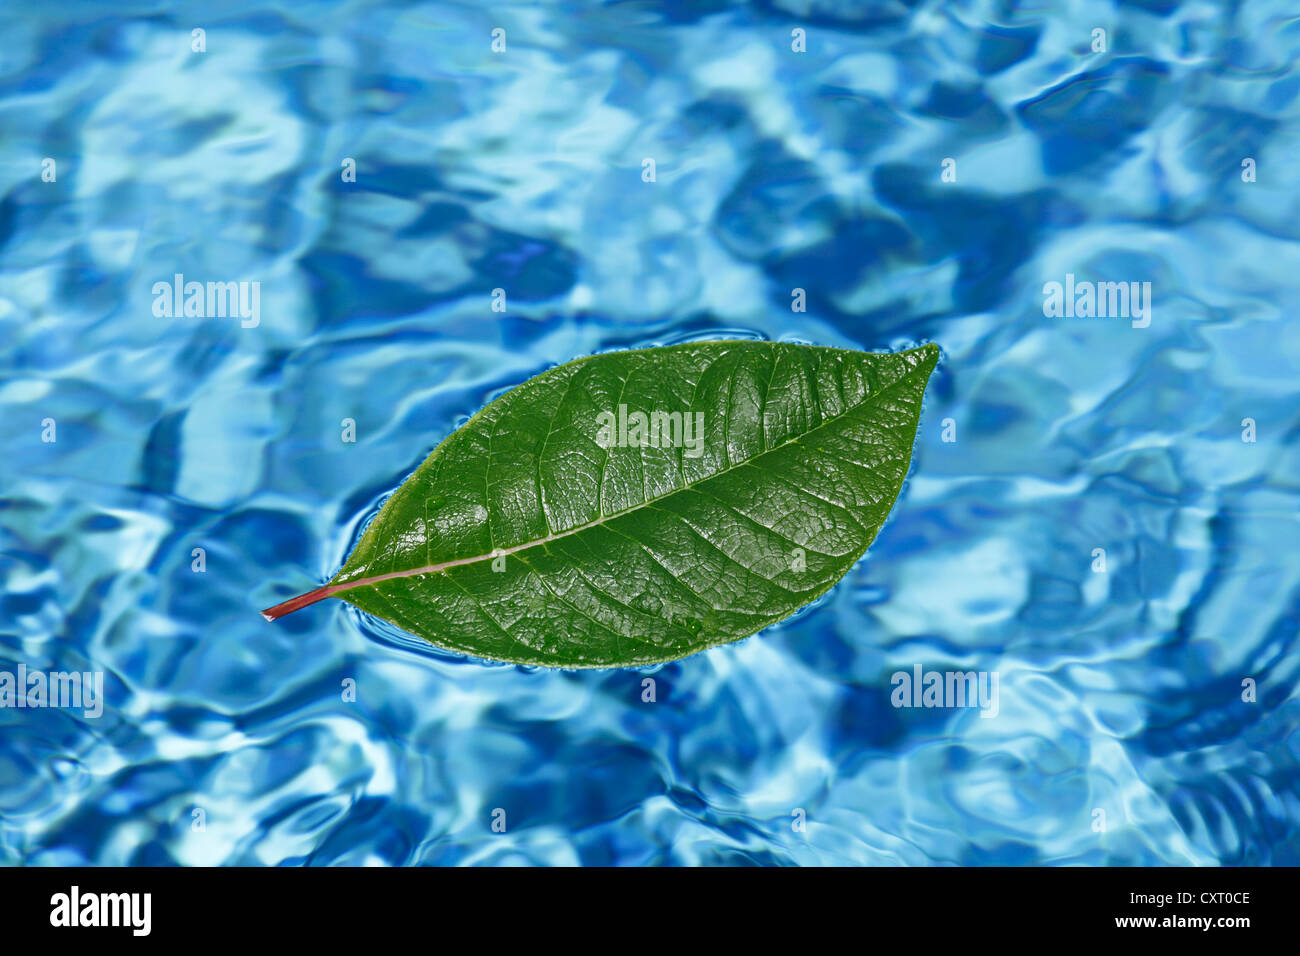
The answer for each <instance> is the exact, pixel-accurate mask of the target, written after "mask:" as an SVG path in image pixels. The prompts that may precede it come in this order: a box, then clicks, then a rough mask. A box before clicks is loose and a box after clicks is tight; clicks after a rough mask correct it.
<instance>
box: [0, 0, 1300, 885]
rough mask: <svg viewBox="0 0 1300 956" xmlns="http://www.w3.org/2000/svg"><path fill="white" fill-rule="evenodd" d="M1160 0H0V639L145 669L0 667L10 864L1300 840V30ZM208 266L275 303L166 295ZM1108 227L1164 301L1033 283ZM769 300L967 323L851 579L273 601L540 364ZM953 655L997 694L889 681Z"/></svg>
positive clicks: (1107, 255) (1112, 860)
mask: <svg viewBox="0 0 1300 956" xmlns="http://www.w3.org/2000/svg"><path fill="white" fill-rule="evenodd" d="M1146 7H1147V9H1142V8H1139V7H1138V6H1134V5H1128V6H1123V7H1120V8H1114V7H1112V6H1111V5H1110V4H1099V3H1095V2H1084V3H1078V4H1074V5H1073V6H1071V8H1070V13H1069V15H1068V16H1067V15H1065V14H1053V15H1051V16H1046V15H1043V14H1039V13H1037V12H1032V11H1031V12H1025V13H1018V12H1008V11H1006V10H1005V9H1004V8H1003V7H1002V6H1000V5H995V4H988V3H976V4H973V5H968V6H966V7H963V8H962V9H961V12H960V14H958V13H957V12H954V11H953V10H947V9H939V8H934V9H931V8H925V9H921V10H917V11H915V12H912V11H908V10H906V9H904V8H902V7H899V8H898V9H897V10H896V11H894V10H892V8H891V11H890V12H885V13H874V14H872V15H870V16H860V15H859V14H857V13H855V12H854V11H855V10H858V9H862V8H861V7H860V6H858V5H852V4H836V3H827V4H822V5H820V6H819V8H818V10H819V12H818V15H817V16H816V17H810V18H809V19H808V21H807V22H805V21H804V20H803V19H801V18H800V15H799V13H798V11H797V10H795V9H794V8H793V6H792V5H789V4H786V3H783V2H779V0H778V2H775V3H772V4H765V5H760V7H758V8H756V9H744V8H735V9H732V8H724V7H722V6H721V5H708V8H707V10H698V9H694V8H692V7H690V6H688V5H674V4H669V5H665V6H664V7H663V8H662V9H661V12H659V13H655V12H654V11H653V8H651V7H644V6H637V7H632V6H628V5H623V4H613V5H607V6H593V7H584V9H583V12H582V14H581V16H578V15H575V11H574V9H573V8H571V7H569V6H566V5H549V6H545V7H542V8H536V9H534V8H530V10H529V11H528V12H525V11H523V10H522V8H520V9H512V8H505V9H501V10H492V11H488V10H486V9H480V8H476V7H473V6H457V5H452V4H417V5H400V6H399V5H385V4H365V3H358V4H343V5H337V6H335V5H323V4H307V5H303V4H283V5H272V4H266V5H263V6H261V7H257V6H256V5H245V6H243V7H241V8H238V9H235V8H232V9H231V11H229V12H220V13H214V12H213V10H212V9H211V7H210V6H209V5H205V6H203V7H198V6H193V7H187V6H185V5H177V6H174V7H172V8H169V11H168V13H166V14H165V15H154V12H155V8H154V6H153V5H143V4H135V3H130V2H128V3H123V4H118V5H115V7H114V14H113V16H112V17H105V16H104V15H103V14H102V12H100V11H98V10H95V9H94V8H92V7H90V6H87V5H79V4H70V5H64V4H61V5H57V6H51V5H46V6H43V7H39V8H28V9H15V10H11V11H8V12H6V13H4V14H2V15H0V16H3V18H4V19H5V24H4V27H3V35H4V37H5V42H4V43H3V44H0V98H2V99H3V104H4V106H5V112H4V115H5V121H4V125H5V136H4V147H3V163H0V177H2V179H0V182H3V186H4V191H3V198H2V199H0V238H2V239H3V242H4V257H3V260H0V430H3V435H4V448H5V450H6V459H5V463H4V465H3V468H4V482H3V487H4V496H3V507H2V509H0V551H2V555H0V581H2V583H3V597H2V598H0V669H4V670H9V671H13V670H15V669H16V668H17V666H18V665H19V663H24V664H25V665H26V666H27V667H28V668H33V669H35V668H40V669H45V670H49V671H53V670H71V669H100V670H103V671H104V673H105V686H106V693H107V697H108V700H107V706H106V709H105V713H104V715H103V716H102V717H101V718H99V719H98V720H87V719H84V718H82V717H81V716H80V715H79V714H77V713H72V712H67V711H60V710H31V709H24V710H16V709H6V710H0V725H2V726H3V733H2V734H0V862H4V863H20V862H25V863H31V864H60V863H79V862H88V863H95V864H142V863H143V864H168V863H181V864H218V863H240V864H261V863H264V864H282V863H310V864H330V863H333V864H362V863H387V864H410V863H438V864H446V863H469V864H492V863H518V862H530V863H549V864H572V863H596V864H601V863H673V864H691V863H715V864H716V863H737V862H747V863H809V864H816V863H873V864H892V863H907V864H951V863H966V864H969V863H1012V864H1014V863H1037V862H1049V863H1108V864H1117V865H1123V864H1159V863H1197V864H1213V863H1226V864H1239V863H1289V864H1293V865H1294V864H1296V863H1300V855H1298V853H1300V841H1298V840H1297V826H1298V821H1300V806H1298V795H1297V784H1296V781H1297V780H1298V779H1300V774H1298V773H1297V762H1298V759H1300V735H1298V734H1297V721H1298V719H1300V705H1298V704H1297V701H1296V690H1295V688H1296V686H1297V680H1296V678H1297V671H1298V669H1300V658H1297V654H1296V634H1297V629H1298V627H1300V610H1298V608H1300V555H1298V554H1297V550H1296V548H1295V546H1294V542H1295V541H1296V540H1297V514H1298V511H1300V509H1298V508H1297V503H1298V502H1297V494H1298V488H1297V484H1296V481H1295V477H1294V476H1295V475H1296V474H1298V473H1300V467H1297V466H1300V453H1298V452H1297V447H1298V443H1297V441H1296V435H1297V429H1298V427H1300V421H1297V417H1296V416H1297V403H1296V400H1295V399H1296V372H1295V370H1296V367H1297V360H1300V332H1298V331H1297V325H1296V323H1295V321H1294V319H1293V318H1292V316H1293V315H1294V314H1295V312H1296V309H1297V306H1298V305H1300V302H1297V294H1296V291H1295V282H1294V276H1296V275H1297V274H1300V268H1298V267H1300V252H1298V251H1297V250H1300V246H1297V244H1296V241H1295V240H1296V239H1297V238H1298V236H1297V225H1296V224H1297V223H1300V208H1297V204H1298V203H1300V198H1298V195H1297V193H1296V191H1295V190H1294V188H1292V186H1291V185H1290V184H1291V183H1293V182H1294V181H1295V177H1296V174H1297V172H1298V170H1297V165H1296V160H1295V159H1294V156H1295V155H1296V154H1297V142H1296V133H1295V129H1296V128H1297V127H1296V124H1295V120H1296V119H1297V115H1296V114H1297V105H1296V97H1297V95H1298V94H1300V80H1297V78H1296V77H1295V76H1294V70H1293V67H1292V66H1291V63H1293V62H1294V61H1295V57H1296V52H1297V51H1296V45H1297V43H1298V42H1300V38H1298V35H1297V34H1296V31H1295V30H1294V29H1293V28H1287V26H1286V24H1287V23H1289V21H1290V19H1291V12H1289V11H1288V8H1287V7H1286V6H1285V5H1284V4H1281V3H1254V2H1252V3H1247V4H1244V5H1239V6H1238V7H1236V8H1233V9H1232V10H1228V9H1223V10H1218V9H1215V10H1207V9H1206V8H1203V7H1196V6H1194V5H1189V4H1184V5H1176V4H1172V3H1170V4H1164V5H1154V4H1152V5H1146ZM873 9H874V8H873ZM984 21H992V22H994V23H995V24H996V25H995V26H990V25H989V24H988V23H987V22H984ZM197 24H203V25H204V26H205V28H206V30H207V37H208V41H207V42H208V48H207V51H206V52H205V53H202V54H194V53H191V52H190V46H189V43H190V41H189V37H190V30H191V29H192V28H193V26H194V25H197ZM1101 24H1104V25H1108V27H1109V30H1110V34H1109V36H1110V40H1111V44H1112V47H1111V50H1112V52H1110V53H1105V54H1092V53H1090V52H1089V42H1090V34H1091V29H1092V27H1093V26H1094V25H1101ZM495 26H503V27H505V29H506V30H507V35H508V37H509V44H508V48H507V52H506V53H505V54H502V55H493V54H492V53H491V52H490V50H489V42H490V33H491V30H492V28H493V27H495ZM796 26H803V27H805V28H806V29H807V31H808V41H809V47H808V52H807V53H804V54H794V53H792V52H789V37H790V31H791V29H793V28H794V27H796ZM47 156H48V157H54V158H56V159H57V163H58V166H57V169H58V175H57V179H56V181H55V182H51V183H44V182H42V181H41V179H40V175H39V171H40V168H41V160H42V158H44V157H47ZM346 157H350V158H353V159H355V160H356V166H357V171H358V175H357V181H356V182H355V183H344V182H342V181H341V180H340V177H339V170H340V168H341V164H342V161H343V159H344V158H346ZM646 157H653V158H655V159H656V168H657V178H656V182H654V183H644V182H642V180H641V171H642V160H643V159H644V158H646ZM947 157H953V158H956V160H957V167H956V168H957V181H956V182H955V183H944V182H942V181H941V180H940V175H939V174H940V168H941V162H942V160H943V159H944V158H947ZM1243 157H1252V158H1254V159H1255V160H1256V161H1257V163H1258V170H1259V176H1258V179H1257V181H1256V182H1253V183H1244V182H1242V179H1241V160H1242V158H1243ZM175 273H183V274H185V275H186V276H189V277H193V278H195V279H198V280H200V281H241V280H255V281H259V282H260V283H261V287H260V288H261V322H260V324H259V325H258V327H257V328H255V329H241V328H240V327H239V322H238V321H237V320H231V319H158V318H155V316H154V315H153V312H152V307H151V306H152V295H151V292H150V290H151V288H152V286H153V283H154V282H156V281H159V280H164V281H166V280H170V278H171V277H172V276H173V275H174V274H175ZM1066 273H1074V274H1076V275H1078V276H1079V277H1081V278H1083V277H1087V278H1090V279H1093V280H1106V279H1112V280H1122V281H1150V282H1152V284H1153V289H1154V294H1155V311H1154V319H1153V322H1152V324H1151V326H1150V328H1147V329H1133V328H1131V327H1130V325H1129V323H1128V322H1127V321H1124V320H1116V319H1068V320H1067V319H1046V318H1044V316H1043V313H1042V308H1041V305H1042V295H1041V289H1042V286H1043V283H1045V282H1048V281H1060V280H1062V278H1063V277H1064V275H1065V274H1066ZM496 288H504V289H506V290H507V291H508V296H509V308H508V310H507V312H506V313H505V314H504V315H502V314H496V313H493V312H492V311H491V309H490V303H491V297H492V290H494V289H496ZM796 288H801V289H804V290H805V293H806V301H807V311H806V312H802V313H796V312H792V311H791V308H790V306H791V301H792V290H794V289H796ZM738 336H745V337H761V338H770V339H784V340H787V341H807V342H813V343H817V344H823V345H834V346H840V347H852V348H862V349H869V350H871V349H883V348H890V349H896V348H900V347H906V346H908V345H912V344H915V343H917V342H921V341H934V342H938V343H939V344H940V345H941V346H942V347H943V349H944V352H945V357H944V362H943V364H942V366H941V367H940V370H939V372H938V373H937V375H936V377H935V379H934V380H933V381H932V383H931V387H930V392H929V394H928V400H927V405H926V410H925V414H924V418H923V421H922V427H921V433H920V437H919V439H918V444H917V449H916V458H915V470H914V472H913V474H912V476H911V478H910V479H909V482H908V485H907V487H906V489H905V491H904V494H903V496H902V498H901V499H900V502H899V505H898V506H897V508H896V510H895V512H894V514H893V515H892V516H891V519H890V521H889V523H888V524H887V526H886V527H885V529H884V530H883V531H882V533H881V535H880V537H879V539H878V541H877V543H876V544H875V546H874V547H873V548H872V551H871V553H870V554H869V556H868V557H867V558H866V559H865V560H864V561H863V562H862V563H860V564H859V565H858V566H857V567H856V568H855V569H854V570H853V571H852V572H851V573H850V574H849V575H848V577H847V578H846V579H845V580H844V581H843V582H842V583H841V584H840V585H839V586H838V587H836V588H835V589H834V590H833V591H832V592H830V594H828V595H827V596H826V597H825V598H824V599H823V600H822V601H821V602H819V604H818V606H816V607H813V608H811V609H808V610H806V611H804V612H802V613H801V614H799V615H798V616H796V617H795V618H793V619H791V620H789V621H786V622H783V623H782V624H781V625H779V626H777V627H773V628H771V629H769V630H768V631H767V632H765V633H763V634H762V635H760V636H758V637H755V638H751V639H749V640H746V641H743V642H741V643H739V644H736V645H733V646H729V647H726V648H720V649H716V650H713V651H710V652H708V653H706V654H703V655H697V656H696V657H693V658H689V659H687V660H685V661H680V662H675V663H672V664H669V665H666V666H663V667H660V668H654V669H649V670H646V671H628V672H622V671H601V672H587V671H583V672H551V671H545V670H539V669H531V668H521V667H512V666H498V665H489V664H484V663H480V662H473V661H467V660H464V659H462V658H457V657H455V656H453V655H449V654H446V653H443V652H441V651H438V650H436V649H433V648H429V647H428V646H427V645H425V644H423V642H420V641H417V640H415V639H413V638H410V637H409V636H406V635H403V634H402V633H401V632H399V631H397V630H396V629H395V628H392V627H391V626H389V625H386V624H384V623H383V622H379V621H376V620H374V619H371V618H368V617H365V616H363V615H361V614H360V613H359V612H357V611H355V610H354V609H351V608H348V607H345V606H344V605H343V604H342V603H340V602H327V603H326V604H323V605H321V606H318V607H315V608H312V609H310V610H307V611H303V612H300V613H298V614H295V615H293V616H292V617H290V618H286V619H285V620H283V621H281V622H279V623H277V624H276V625H268V624H266V623H265V622H264V621H263V620H262V619H261V618H260V616H259V615H258V614H257V610H258V609H259V608H261V607H265V606H267V605H268V604H270V603H273V602H274V601H275V600H278V599H280V598H281V597H283V596H287V595H288V594H290V593H296V592H298V591H301V590H305V589H307V588H309V587H311V586H314V585H315V584H317V583H319V582H321V581H324V580H326V579H327V578H328V577H329V576H330V575H331V574H332V573H333V572H334V570H336V569H337V567H338V566H339V565H340V564H341V563H342V560H343V558H344V557H345V556H346V554H347V552H348V551H349V549H350V547H351V544H352V543H353V542H354V541H355V539H356V537H357V535H358V534H359V533H360V529H361V528H362V526H363V524H364V522H365V521H366V520H368V519H369V518H370V517H371V516H373V514H374V512H375V511H376V510H377V508H378V506H379V504H380V502H381V501H382V499H383V497H384V496H385V495H387V494H389V493H390V492H391V491H392V490H393V489H394V488H396V487H397V486H398V485H399V484H400V483H401V481H402V479H403V478H404V477H405V476H406V475H407V474H409V473H410V471H411V470H412V469H413V468H414V467H415V466H416V465H417V464H418V463H419V462H420V461H421V460H423V458H424V457H425V455H427V453H428V452H429V451H430V450H431V449H432V448H433V447H434V446H435V445H436V444H437V443H438V442H439V441H441V440H442V439H443V438H444V437H446V435H447V434H449V433H450V432H451V431H452V430H453V429H454V428H455V427H457V425H458V424H459V423H460V422H462V421H463V420H464V418H465V417H466V416H468V415H470V414H472V413H473V412H474V411H476V410H477V409H478V408H479V407H481V406H482V404H483V403H484V402H486V401H487V400H489V399H490V398H491V397H493V396H495V395H497V394H499V393H500V392H501V391H503V390H505V389H508V388H510V387H512V386H514V385H516V384H518V383H519V382H521V381H523V380H525V379H527V378H528V377H530V376H532V375H534V374H537V373H538V372H540V371H542V370H544V369H545V368H547V367H550V366H552V365H555V364H558V363H561V362H565V361H568V360H569V359H571V358H574V357H575V356H578V355H584V354H591V353H594V352H597V351H602V350H606V349H611V348H626V347H634V346H640V345H648V344H667V343H671V342H679V341H686V340H689V339H690V338H693V337H738ZM46 418H52V419H54V420H55V421H56V422H57V441H55V442H53V443H47V442H42V441H41V440H40V434H41V429H42V425H41V423H42V420H43V419H46ZM345 418H351V419H353V420H354V421H355V423H356V429H357V436H358V437H357V441H356V442H355V444H345V443H343V442H341V441H340V431H341V423H342V421H343V420H344V419H345ZM1245 418H1251V419H1253V420H1254V421H1255V422H1256V423H1257V428H1258V435H1257V441H1256V442H1255V443H1245V442H1243V441H1242V440H1241V435H1242V428H1243V426H1242V424H1241V423H1242V421H1243V419H1245ZM948 419H951V421H952V423H953V427H954V428H955V431H956V439H957V440H956V441H955V442H944V441H943V440H942V433H943V430H944V427H945V420H948ZM194 548H203V549H204V550H205V553H206V571H205V572H204V573H202V574H199V573H195V572H194V571H193V570H192V562H193V560H194V558H193V549H194ZM1097 548H1103V549H1105V551H1106V554H1107V570H1106V572H1105V573H1094V572H1093V570H1092V569H1091V566H1092V562H1093V560H1094V558H1093V552H1094V549H1097ZM917 665H920V666H922V667H923V668H925V669H937V670H962V671H967V670H975V671H995V672H997V673H998V674H999V677H1000V701H999V713H998V716H997V717H996V718H994V719H981V718H980V717H979V714H978V711H975V710H963V711H954V710H941V709H934V710H926V709H919V710H908V709H895V708H894V707H892V706H891V705H890V702H889V693H890V677H891V675H892V674H894V673H895V672H898V671H907V672H911V670H912V668H913V667H914V666H917ZM647 677H650V678H653V679H654V681H655V686H656V692H657V700H656V702H654V703H646V702H644V701H643V700H642V693H643V681H644V680H645V679H646V678H647ZM1247 678H1249V679H1252V680H1254V681H1255V682H1257V686H1258V701H1257V702H1256V703H1253V704H1247V703H1243V702H1242V699H1241V696H1242V681H1243V680H1244V679H1247ZM346 680H353V681H355V682H356V683H355V686H356V691H357V699H356V701H355V702H345V701H343V700H342V699H341V698H342V694H341V689H342V686H343V683H344V681H346ZM195 808H201V809H202V810H203V811H204V814H205V821H206V825H205V829H203V830H196V829H194V827H193V815H192V814H193V810H194V809H195ZM497 808H501V809H503V810H504V811H505V813H506V819H507V830H506V832H505V833H504V834H497V833H493V832H492V830H491V821H492V813H493V811H494V810H496V809H497ZM796 809H800V810H803V811H804V813H805V814H806V818H807V821H808V822H807V827H806V829H805V830H804V831H803V832H800V831H798V830H796V829H795V828H794V827H793V826H792V822H793V821H794V820H795V818H796V814H795V811H796ZM1098 810H1100V811H1103V812H1104V814H1105V821H1106V825H1105V830H1104V832H1099V831H1098V830H1097V829H1095V828H1094V827H1095V824H1096V821H1097V819H1098V817H1097V811H1098Z"/></svg>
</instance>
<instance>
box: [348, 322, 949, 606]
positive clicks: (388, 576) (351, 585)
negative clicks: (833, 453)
mask: <svg viewBox="0 0 1300 956" xmlns="http://www.w3.org/2000/svg"><path fill="white" fill-rule="evenodd" d="M921 348H924V346H922V347H921ZM836 351H839V350H836ZM915 351H920V349H916V350H915ZM590 357H591V356H588V358H590ZM919 368H921V365H919V364H918V365H914V366H912V367H911V368H910V369H908V370H907V371H906V372H904V373H903V374H902V375H900V376H899V377H898V379H897V380H895V381H894V382H892V383H890V384H889V385H886V386H885V387H884V388H882V389H881V390H880V391H878V392H875V393H872V394H871V395H868V396H867V397H866V398H865V399H864V400H863V401H861V402H859V403H858V404H856V405H852V406H847V407H846V408H845V410H844V411H843V412H841V413H840V414H839V415H832V416H830V417H829V418H823V419H822V420H821V422H819V423H818V424H817V425H814V426H813V427H812V428H810V429H808V430H807V431H806V432H803V433H801V434H800V435H799V436H798V437H797V438H791V439H790V440H788V441H784V442H782V443H781V444H779V445H777V446H775V447H774V448H769V449H767V450H766V451H764V452H760V453H759V454H757V455H755V456H754V457H753V458H749V459H746V460H745V461H740V462H733V463H729V464H728V465H727V467H726V468H721V469H719V470H718V471H715V472H714V473H713V474H711V475H708V476H707V477H705V478H701V479H700V480H699V481H697V482H695V483H694V484H684V485H682V486H681V487H680V488H674V489H673V490H672V491H669V492H665V493H664V494H662V495H656V496H655V497H654V498H647V499H646V500H645V501H642V502H638V503H637V504H635V505H633V506H632V507H630V508H624V509H623V510H622V511H616V512H615V513H614V514H611V515H601V516H600V517H599V518H597V519H596V520H594V521H589V522H587V523H586V524H583V525H578V526H577V527H574V528H570V529H569V530H568V531H561V532H559V533H558V534H550V535H547V536H546V537H544V538H538V539H536V540H534V541H526V542H524V543H523V544H518V545H515V546H513V547H510V548H501V549H499V550H496V551H493V552H492V553H490V554H478V555H475V556H473V557H470V558H456V559H454V560H452V561H444V562H442V563H441V564H430V565H426V566H424V567H419V568H412V569H410V570H407V571H387V572H385V573H383V574H375V575H371V576H370V577H366V578H358V579H356V580H355V581H348V582H346V583H344V584H331V585H327V586H326V588H325V589H324V590H325V595H324V596H330V595H334V594H338V593H340V592H342V591H352V590H355V589H356V588H359V587H365V586H367V585H371V584H377V583H379V582H380V581H391V580H394V579H395V578H411V577H416V576H417V575H421V574H441V573H442V572H444V571H448V570H450V569H451V568H457V567H462V566H464V565H467V564H477V563H478V562H480V561H491V560H494V559H496V558H500V557H505V556H507V555H511V554H516V553H517V552H520V551H527V550H529V549H530V548H536V547H540V546H542V545H545V544H550V543H551V542H552V541H558V540H560V539H561V538H567V537H569V536H570V535H575V534H578V533H579V532H582V531H589V530H590V529H592V528H595V527H598V526H599V525H603V524H606V523H607V522H610V521H613V520H614V519H615V518H622V517H624V516H625V515H629V514H632V513H633V512H635V511H639V510H640V509H642V508H647V507H650V506H651V505H653V504H654V503H655V502H657V501H663V500H664V499H665V498H671V497H672V496H673V495H676V494H680V493H681V492H683V491H688V490H690V489H692V488H693V487H695V485H699V484H703V483H704V482H706V481H709V480H710V479H713V478H717V477H720V476H722V475H725V474H727V473H728V472H731V471H734V470H735V469H737V468H743V467H745V466H747V465H752V464H754V463H755V462H757V461H759V460H761V459H763V458H765V457H767V456H768V455H771V454H774V453H776V452H778V451H780V450H781V449H782V448H785V447H787V446H789V445H797V444H799V442H800V441H801V440H802V439H804V438H807V437H808V436H809V435H811V434H813V433H814V432H816V431H818V430H819V429H821V428H824V427H826V426H827V425H831V424H834V423H835V422H838V421H840V420H841V419H843V418H844V417H845V416H847V415H849V414H850V413H852V412H855V411H857V410H859V409H861V408H863V407H865V406H867V405H871V404H874V403H875V401H876V400H878V399H880V398H881V397H883V396H885V395H887V394H888V393H889V392H891V391H893V390H894V389H896V388H897V387H898V386H900V385H902V384H903V383H904V382H906V381H907V380H908V379H909V378H911V377H912V375H914V374H915V373H916V371H917V370H918V369H919Z"/></svg>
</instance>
